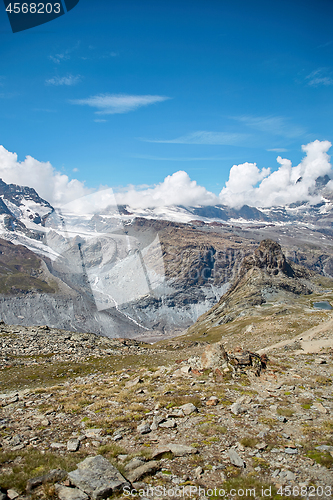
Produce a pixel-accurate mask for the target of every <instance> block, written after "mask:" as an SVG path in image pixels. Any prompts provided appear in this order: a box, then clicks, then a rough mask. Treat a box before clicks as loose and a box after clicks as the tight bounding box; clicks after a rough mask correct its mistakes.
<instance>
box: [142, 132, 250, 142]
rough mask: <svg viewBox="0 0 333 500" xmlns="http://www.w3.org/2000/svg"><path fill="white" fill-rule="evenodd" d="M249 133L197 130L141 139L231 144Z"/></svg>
mask: <svg viewBox="0 0 333 500" xmlns="http://www.w3.org/2000/svg"><path fill="white" fill-rule="evenodd" d="M250 137H251V136H250V135H249V134H239V133H229V132H209V131H205V130H199V131H197V132H192V133H191V134H187V135H182V136H181V137H178V138H176V139H141V140H143V141H145V142H158V143H164V144H216V145H222V146H232V145H234V144H240V143H242V142H243V141H244V140H247V139H249V138H250Z"/></svg>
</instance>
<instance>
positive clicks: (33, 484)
mask: <svg viewBox="0 0 333 500" xmlns="http://www.w3.org/2000/svg"><path fill="white" fill-rule="evenodd" d="M66 477H67V472H66V471H65V470H62V469H53V470H51V471H50V472H48V473H47V474H44V476H37V477H33V478H32V479H29V480H28V481H27V486H26V491H27V493H30V492H31V491H32V490H34V489H35V488H37V487H38V486H40V485H41V484H46V483H53V482H56V481H63V480H64V479H65V478H66Z"/></svg>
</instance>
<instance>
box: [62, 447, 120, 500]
mask: <svg viewBox="0 0 333 500" xmlns="http://www.w3.org/2000/svg"><path fill="white" fill-rule="evenodd" d="M68 477H69V479H70V481H71V483H72V484H74V486H76V487H77V488H79V489H80V490H82V491H84V493H86V494H87V495H88V496H90V497H91V498H92V499H93V500H100V499H102V498H108V497H109V496H111V495H113V493H115V492H118V491H121V490H122V489H123V488H124V487H125V486H128V487H130V484H129V482H128V481H127V480H126V479H125V478H124V476H122V475H121V474H120V472H119V471H118V469H116V468H115V467H114V466H113V465H112V464H111V463H110V462H109V461H108V460H107V459H106V458H104V457H102V456H101V455H96V456H95V457H88V458H86V459H85V460H83V462H80V463H79V464H78V465H77V469H76V470H74V471H72V472H69V474H68Z"/></svg>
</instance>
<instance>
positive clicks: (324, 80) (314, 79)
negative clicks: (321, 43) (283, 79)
mask: <svg viewBox="0 0 333 500" xmlns="http://www.w3.org/2000/svg"><path fill="white" fill-rule="evenodd" d="M327 72H328V70H327V69H326V68H318V69H316V70H315V71H312V73H310V74H309V75H308V76H306V77H305V79H306V80H308V85H310V86H311V87H319V86H321V85H323V86H324V87H327V86H330V85H333V78H332V77H331V76H330V75H328V74H327Z"/></svg>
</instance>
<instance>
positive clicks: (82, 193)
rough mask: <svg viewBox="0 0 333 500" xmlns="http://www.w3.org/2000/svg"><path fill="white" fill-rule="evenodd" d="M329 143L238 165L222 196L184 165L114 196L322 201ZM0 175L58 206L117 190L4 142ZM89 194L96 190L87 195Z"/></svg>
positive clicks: (137, 201)
mask: <svg viewBox="0 0 333 500" xmlns="http://www.w3.org/2000/svg"><path fill="white" fill-rule="evenodd" d="M330 147H331V143H330V142H329V141H314V142H311V143H309V144H307V145H305V146H302V150H303V151H304V153H305V156H304V158H303V159H302V161H301V162H300V163H299V164H298V165H296V166H294V167H293V166H292V163H291V161H290V160H288V159H286V158H282V157H281V156H278V158H277V161H278V164H279V167H278V168H277V170H275V171H271V170H270V169H269V168H262V169H260V168H258V166H257V165H256V164H255V163H248V162H246V163H242V164H240V165H233V167H232V168H231V169H230V173H229V179H228V181H227V182H226V184H225V187H224V188H223V189H222V191H221V192H220V194H219V196H217V195H215V194H214V193H212V192H210V191H208V190H207V189H206V188H205V187H204V186H200V185H198V184H197V182H196V181H195V180H192V179H191V178H190V177H189V175H188V174H187V173H186V172H185V171H182V170H180V171H178V172H175V173H174V174H172V175H168V176H167V177H166V178H165V179H164V180H163V181H162V182H160V183H159V184H157V185H155V186H147V185H143V186H128V187H127V188H125V189H123V190H122V191H120V192H118V193H116V195H115V197H116V201H117V203H118V204H121V205H129V206H130V207H133V208H153V207H163V206H171V205H184V206H198V205H216V204H225V205H228V206H231V207H241V206H243V205H245V204H247V205H251V206H257V207H270V206H278V205H287V204H289V203H294V202H297V201H309V202H310V203H313V204H314V203H318V202H319V201H320V196H319V195H318V194H315V189H314V188H315V185H316V179H317V177H319V176H324V175H326V174H327V175H328V176H329V177H331V178H332V179H333V173H332V170H331V164H330V157H329V155H328V154H327V151H328V150H329V148H330ZM74 171H76V169H74ZM0 177H2V179H3V180H4V181H5V182H7V183H14V184H19V185H25V186H30V187H33V188H34V189H36V191H37V192H38V194H39V195H40V196H41V197H42V198H44V199H46V200H48V201H49V202H50V203H51V204H52V205H53V206H55V207H60V206H63V205H65V204H68V203H70V202H72V201H75V200H78V201H77V202H76V201H75V204H76V203H81V204H82V206H84V205H85V203H86V202H85V201H84V200H85V199H89V200H91V202H92V201H93V205H94V207H95V205H96V204H97V205H98V204H99V203H100V205H101V206H100V208H103V207H105V206H106V204H107V203H108V202H109V201H108V200H110V199H111V198H112V196H113V195H112V196H111V195H110V193H111V194H112V190H111V188H109V187H108V186H104V187H102V188H101V189H100V190H99V191H98V192H96V191H95V192H94V190H90V189H88V188H86V187H85V185H84V184H83V183H82V182H80V181H79V180H77V179H72V180H70V179H69V177H68V176H67V175H65V174H62V173H61V172H58V171H57V170H55V169H54V167H52V165H51V164H50V163H49V162H40V161H38V160H36V159H34V158H32V157H31V156H27V157H26V159H25V160H24V161H22V162H19V161H18V159H17V155H16V154H15V153H11V152H9V151H7V150H6V149H5V148H4V147H3V146H0ZM328 187H329V188H330V189H333V181H330V182H329V183H328ZM93 192H94V194H93V195H92V193H93ZM101 193H102V194H101ZM87 195H91V196H90V197H88V198H82V197H87ZM110 196H111V198H110ZM80 198H81V201H80V200H79V199H80ZM99 200H100V201H99ZM112 204H114V201H113V202H112ZM73 206H74V205H73ZM78 206H81V205H78ZM98 206H99V205H98Z"/></svg>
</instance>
